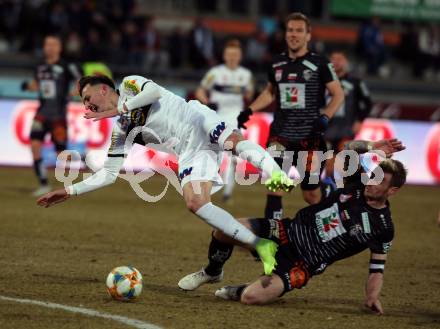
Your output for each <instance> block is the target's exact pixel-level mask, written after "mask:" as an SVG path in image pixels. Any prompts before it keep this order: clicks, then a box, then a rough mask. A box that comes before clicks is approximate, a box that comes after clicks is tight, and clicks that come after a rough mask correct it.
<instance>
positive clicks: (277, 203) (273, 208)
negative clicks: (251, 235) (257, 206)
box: [264, 194, 283, 219]
mask: <svg viewBox="0 0 440 329" xmlns="http://www.w3.org/2000/svg"><path fill="white" fill-rule="evenodd" d="M264 217H265V218H269V219H281V218H283V203H282V198H281V196H278V195H270V194H268V195H267V201H266V209H265V210H264Z"/></svg>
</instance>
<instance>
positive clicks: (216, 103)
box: [196, 39, 254, 201]
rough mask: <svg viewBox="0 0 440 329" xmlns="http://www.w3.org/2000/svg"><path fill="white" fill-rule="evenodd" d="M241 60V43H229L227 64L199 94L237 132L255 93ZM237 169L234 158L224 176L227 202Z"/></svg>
mask: <svg viewBox="0 0 440 329" xmlns="http://www.w3.org/2000/svg"><path fill="white" fill-rule="evenodd" d="M241 58H242V50H241V45H240V41H239V40H237V39H232V40H229V41H228V42H227V43H226V45H225V47H224V50H223V60H224V64H220V65H217V66H214V67H212V68H211V69H210V70H209V71H208V72H207V73H206V74H205V76H204V77H203V80H202V82H201V84H200V87H199V88H198V89H197V91H196V97H197V99H198V100H199V101H200V102H202V103H203V104H206V105H207V106H208V107H209V108H211V109H212V110H214V111H217V114H218V115H219V116H220V117H221V118H222V120H224V121H225V122H226V123H227V124H228V125H229V126H230V127H233V128H234V129H238V128H237V117H238V115H239V114H240V112H241V111H242V110H243V109H244V105H245V100H246V101H251V100H252V97H253V94H254V83H253V78H252V73H251V71H249V70H248V69H246V68H244V67H242V66H240V62H241ZM235 167H236V161H235V159H234V158H233V157H231V158H230V159H229V161H228V167H227V169H226V170H225V175H224V177H225V178H226V179H225V181H226V186H225V188H224V191H223V200H224V201H227V200H228V199H229V198H230V197H231V195H232V191H233V189H234V185H235Z"/></svg>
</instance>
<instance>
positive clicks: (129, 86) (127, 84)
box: [124, 80, 141, 96]
mask: <svg viewBox="0 0 440 329" xmlns="http://www.w3.org/2000/svg"><path fill="white" fill-rule="evenodd" d="M124 88H125V90H126V91H127V92H128V94H130V95H132V96H134V95H137V94H139V92H140V91H141V90H140V89H139V87H138V86H137V84H136V80H126V81H124Z"/></svg>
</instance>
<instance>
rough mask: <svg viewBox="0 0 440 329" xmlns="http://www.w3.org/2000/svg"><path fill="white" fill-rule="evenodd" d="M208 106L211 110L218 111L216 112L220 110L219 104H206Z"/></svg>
mask: <svg viewBox="0 0 440 329" xmlns="http://www.w3.org/2000/svg"><path fill="white" fill-rule="evenodd" d="M206 106H207V107H209V108H210V109H211V110H214V111H216V112H217V110H218V105H217V103H208V104H206Z"/></svg>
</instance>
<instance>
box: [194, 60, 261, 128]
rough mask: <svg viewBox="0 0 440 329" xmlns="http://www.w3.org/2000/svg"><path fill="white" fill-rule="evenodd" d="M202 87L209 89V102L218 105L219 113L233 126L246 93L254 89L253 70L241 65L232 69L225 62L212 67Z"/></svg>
mask: <svg viewBox="0 0 440 329" xmlns="http://www.w3.org/2000/svg"><path fill="white" fill-rule="evenodd" d="M201 87H202V88H203V89H206V90H208V91H209V93H210V95H209V102H210V103H215V104H216V105H217V114H218V115H220V117H222V118H224V119H225V120H226V121H227V122H229V123H230V124H231V125H233V126H236V125H237V122H236V118H237V116H238V115H239V113H240V111H242V110H243V107H244V99H243V97H244V95H245V94H247V93H249V92H253V90H254V84H253V79H252V73H251V71H249V70H248V69H246V68H244V67H241V66H239V67H238V68H237V69H235V70H231V69H229V68H228V67H227V66H226V65H224V64H222V65H217V66H214V67H213V68H211V69H210V70H209V71H208V72H207V73H206V74H205V76H204V78H203V80H202V82H201Z"/></svg>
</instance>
